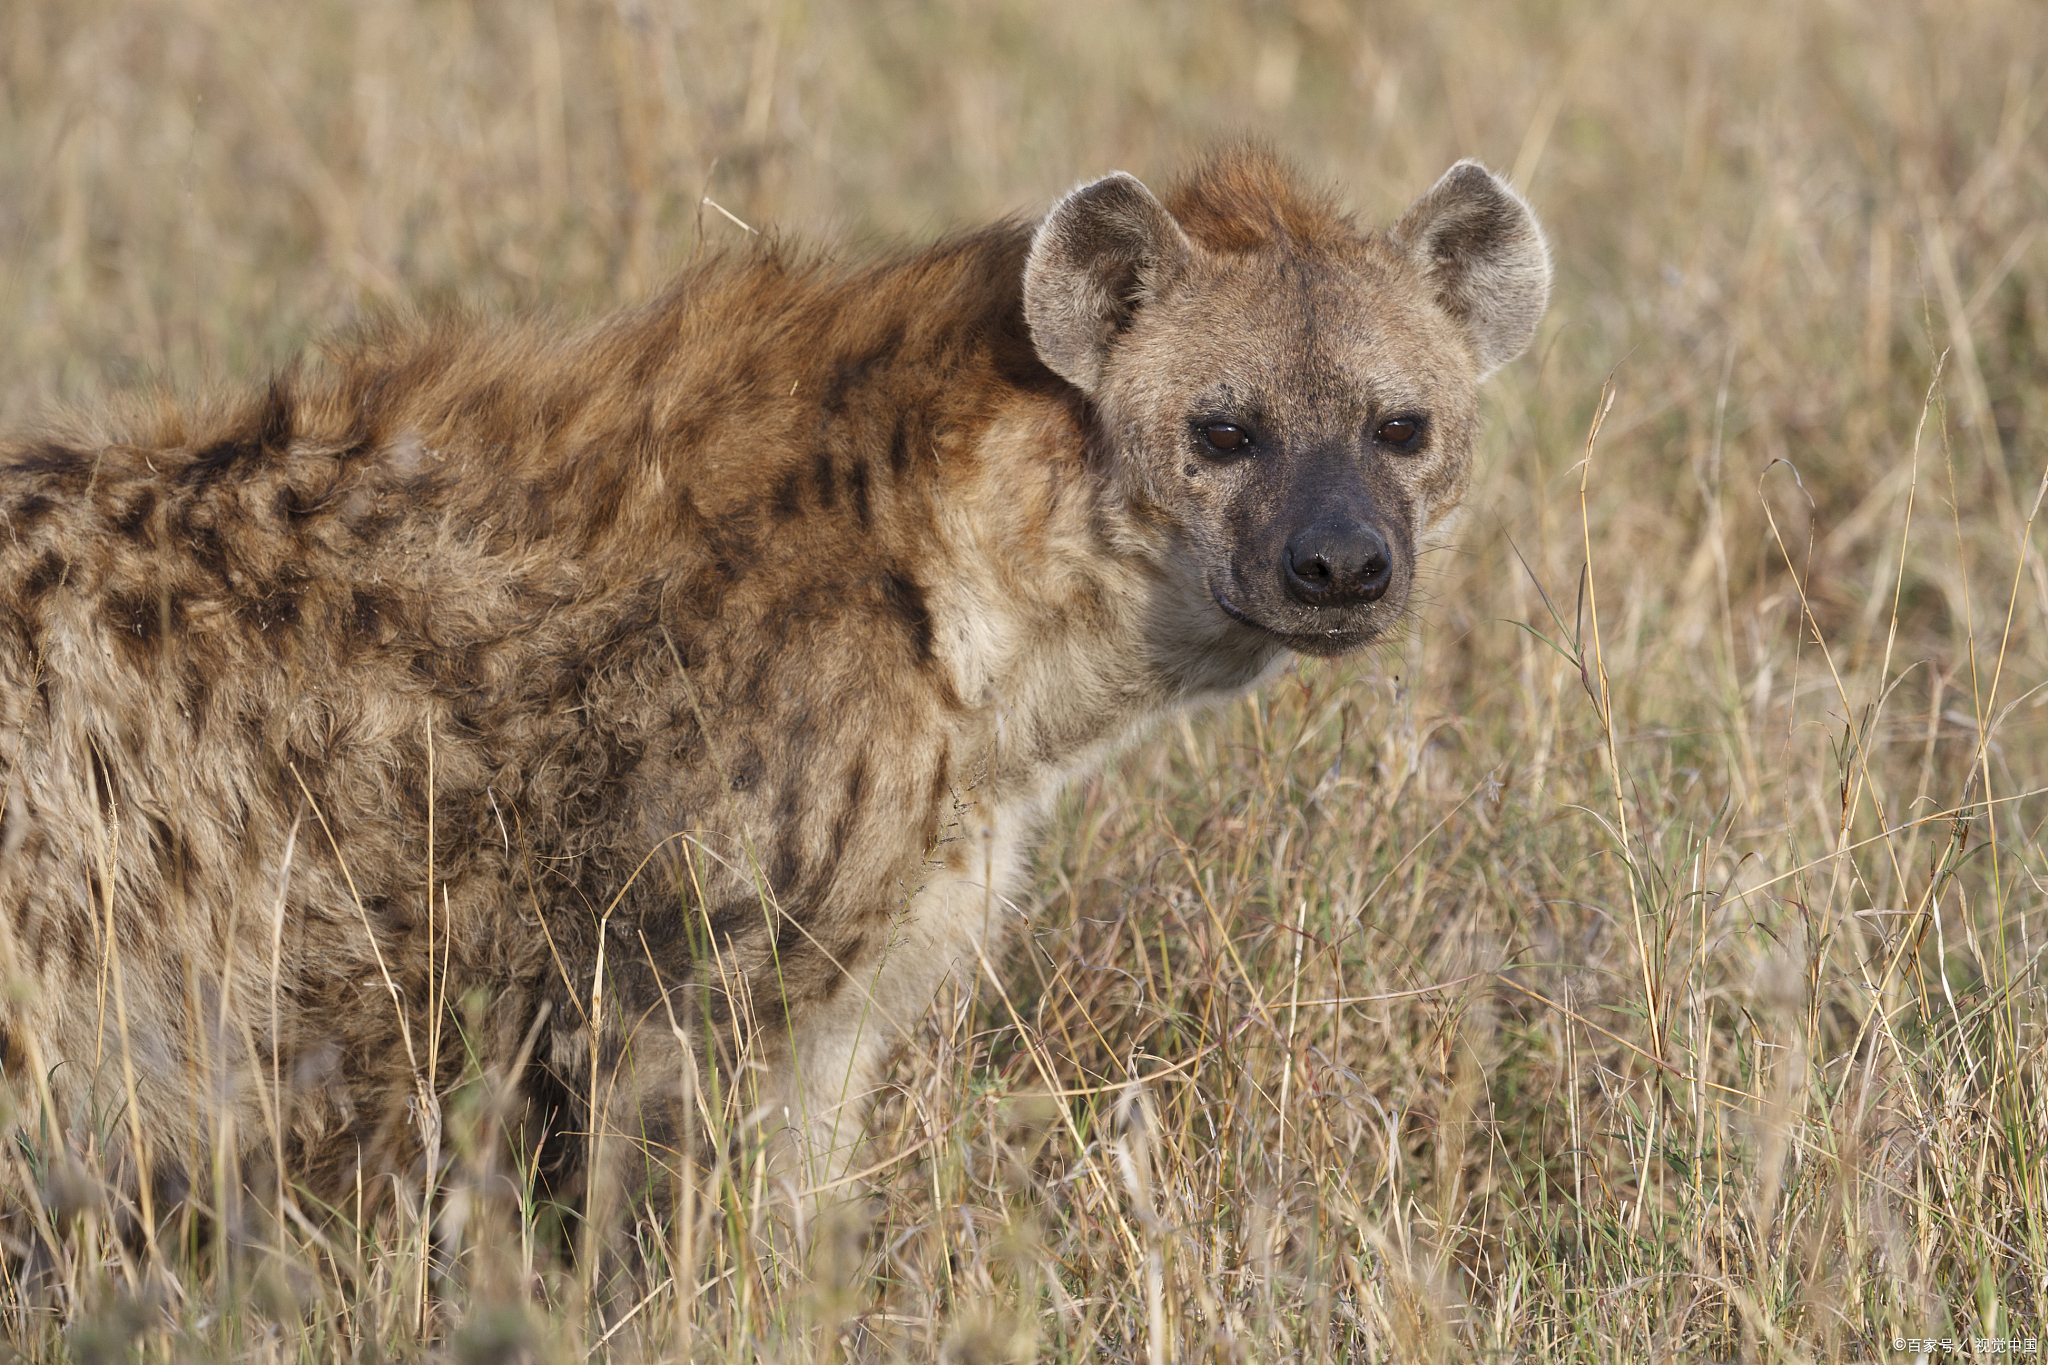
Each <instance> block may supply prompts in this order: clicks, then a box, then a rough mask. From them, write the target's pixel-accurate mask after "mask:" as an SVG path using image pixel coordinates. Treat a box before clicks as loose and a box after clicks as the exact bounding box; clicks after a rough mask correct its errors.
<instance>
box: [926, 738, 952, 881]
mask: <svg viewBox="0 0 2048 1365" xmlns="http://www.w3.org/2000/svg"><path fill="white" fill-rule="evenodd" d="M952 769H953V746H952V744H950V743H947V744H944V745H942V746H940V748H939V762H938V766H937V767H936V768H934V769H933V770H932V781H931V786H930V788H929V789H928V790H927V791H926V792H925V814H924V851H925V856H927V857H929V856H931V851H932V850H933V849H935V848H937V847H938V846H939V830H940V828H941V826H942V823H943V820H942V816H943V814H944V812H945V809H946V784H947V782H948V780H949V779H950V778H951V776H952Z"/></svg>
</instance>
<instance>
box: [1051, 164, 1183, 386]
mask: <svg viewBox="0 0 2048 1365" xmlns="http://www.w3.org/2000/svg"><path fill="white" fill-rule="evenodd" d="M1190 254H1191V248H1190V247H1189V246H1188V239H1187V234H1186V233H1184V232H1182V231H1181V230H1180V224H1179V223H1176V222H1174V221H1173V215H1172V214H1170V213H1168V212H1167V211H1166V209H1165V207H1164V206H1163V205H1161V204H1160V202H1159V201H1158V200H1157V199H1155V198H1153V197H1152V191H1150V190H1148V189H1146V188H1145V187H1144V185H1142V184H1140V183H1139V182H1138V180H1137V179H1136V178H1135V177H1133V176H1129V175H1125V174H1124V173H1123V172H1122V171H1118V172H1116V173H1115V174H1113V175H1108V176H1104V177H1103V178H1102V179H1100V180H1097V181H1096V182H1095V183H1093V184H1091V185H1083V186H1082V187H1081V188H1080V189H1078V190H1075V191H1074V192H1073V193H1072V194H1069V195H1068V196H1067V197H1066V198H1064V199H1062V200H1060V202H1059V203H1058V204H1056V205H1054V206H1053V210H1052V212H1051V213H1049V214H1047V215H1046V219H1045V221H1044V222H1043V223H1041V224H1039V227H1038V232H1037V233H1036V234H1035V235H1034V236H1033V237H1032V239H1031V255H1030V257H1029V259H1028V260H1026V262H1025V264H1024V320H1025V321H1026V322H1027V323H1029V324H1030V326H1031V340H1032V343H1033V344H1034V345H1036V346H1037V347H1038V358H1039V359H1041V360H1043V361H1044V362H1045V363H1046V364H1047V365H1048V366H1050V367H1051V369H1052V370H1053V372H1054V373H1055V374H1058V375H1059V376H1060V377H1061V378H1063V379H1066V380H1068V381H1069V382H1071V383H1072V384H1073V385H1074V386H1075V387H1077V388H1079V389H1080V390H1081V391H1082V392H1083V393H1087V394H1091V395H1092V394H1094V393H1095V392H1096V391H1097V390H1098V389H1099V388H1100V387H1101V385H1102V377H1103V370H1104V368H1105V366H1106V364H1107V362H1108V360H1109V350H1110V347H1111V345H1112V344H1113V343H1114V342H1115V341H1116V337H1117V334H1118V333H1120V332H1122V331H1123V330H1124V328H1126V327H1128V326H1130V322H1131V318H1132V316H1133V315H1134V314H1135V313H1136V312H1137V310H1138V309H1140V308H1142V307H1144V306H1145V305H1146V304H1147V303H1149V302H1151V301H1152V300H1153V299H1155V298H1157V297H1158V296H1159V294H1160V293H1161V291H1163V290H1164V289H1165V288H1166V287H1167V286H1168V285H1169V284H1171V283H1172V282H1173V280H1174V278H1175V277H1176V276H1177V275H1179V274H1180V272H1181V269H1182V267H1184V266H1185V265H1186V264H1187V262H1188V258H1189V256H1190Z"/></svg>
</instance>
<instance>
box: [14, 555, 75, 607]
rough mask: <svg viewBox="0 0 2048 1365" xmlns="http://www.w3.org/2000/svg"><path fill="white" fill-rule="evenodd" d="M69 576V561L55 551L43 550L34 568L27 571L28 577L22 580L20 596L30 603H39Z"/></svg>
mask: <svg viewBox="0 0 2048 1365" xmlns="http://www.w3.org/2000/svg"><path fill="white" fill-rule="evenodd" d="M70 575H71V563H70V561H69V560H67V559H65V558H64V556H62V555H60V554H58V553H57V552H56V551H55V550H45V551H43V557H42V558H41V559H38V560H37V561H36V564H35V567H34V568H32V569H30V570H29V571H28V577H27V578H24V579H23V580H22V583H21V590H22V595H23V596H24V597H26V598H27V599H28V600H29V601H31V602H38V601H41V600H42V599H43V598H45V597H47V596H49V595H50V593H51V592H52V591H53V590H54V589H55V588H56V587H57V586H58V585H59V584H61V583H62V582H63V581H64V580H65V579H66V578H68V577H70Z"/></svg>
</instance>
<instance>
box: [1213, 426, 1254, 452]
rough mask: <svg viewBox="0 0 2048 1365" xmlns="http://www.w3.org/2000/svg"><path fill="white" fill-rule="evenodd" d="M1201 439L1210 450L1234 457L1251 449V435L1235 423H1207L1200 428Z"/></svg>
mask: <svg viewBox="0 0 2048 1365" xmlns="http://www.w3.org/2000/svg"><path fill="white" fill-rule="evenodd" d="M1202 439H1203V440H1204V441H1207V442H1208V443H1209V448H1210V449H1211V450H1217V451H1221V452H1222V453H1223V454H1225V455H1235V454H1237V453H1238V452H1239V451H1242V450H1248V449H1250V448H1251V443H1252V434H1251V433H1250V432H1249V431H1246V430H1245V429H1244V428H1243V427H1241V426H1239V425H1238V424H1237V423H1235V422H1209V423H1207V424H1205V425H1204V426H1203V427H1202Z"/></svg>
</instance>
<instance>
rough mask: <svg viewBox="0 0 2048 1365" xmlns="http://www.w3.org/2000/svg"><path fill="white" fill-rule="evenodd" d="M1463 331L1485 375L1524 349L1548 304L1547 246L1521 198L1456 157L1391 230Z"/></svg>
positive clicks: (1498, 180) (1474, 164) (1488, 173)
mask: <svg viewBox="0 0 2048 1365" xmlns="http://www.w3.org/2000/svg"><path fill="white" fill-rule="evenodd" d="M1390 235H1391V236H1392V238H1393V241H1394V245H1395V246H1397V247H1400V248H1402V249H1403V250H1405V251H1406V252H1407V253H1408V256H1409V259H1410V260H1412V261H1414V262H1415V264H1416V265H1417V267H1418V268H1420V270H1421V272H1422V274H1423V277H1424V278H1425V279H1427V280H1428V281H1429V282H1430V283H1431V284H1433V285H1434V286H1435V287H1436V301H1437V303H1438V305H1439V306H1441V307H1442V308H1443V310H1444V311H1445V312H1446V313H1449V314H1450V315H1451V317H1452V318H1453V319H1454V320H1456V321H1457V323H1458V324H1459V325H1460V326H1461V327H1463V328H1464V330H1465V339H1466V343H1467V344H1468V345H1469V346H1470V347H1471V348H1472V355H1473V358H1474V359H1476V360H1477V361H1478V362H1479V377H1480V378H1482V379H1484V378H1485V377H1486V376H1487V375H1490V374H1492V373H1493V372H1494V371H1495V370H1497V369H1499V368H1500V367H1501V366H1503V365H1505V364H1507V363H1508V362H1509V361H1510V360H1513V359H1514V358H1515V357H1516V356H1518V355H1520V354H1521V353H1522V352H1523V350H1525V349H1526V348H1527V347H1528V345H1529V342H1530V340H1531V339H1532V338H1533V337H1534V336H1535V335H1536V324H1537V323H1539V322H1541V321H1542V320H1543V309H1544V306H1545V305H1546V304H1548V303H1549V301H1550V248H1549V247H1548V246H1547V245H1546V244H1545V243H1544V240H1543V229H1542V227H1541V226H1539V225H1538V224H1537V222H1536V215H1535V214H1534V213H1532V212H1531V211H1530V209H1529V206H1528V205H1527V204H1526V203H1524V202H1523V201H1522V196H1520V195H1519V194H1516V193H1515V192H1514V191H1513V190H1511V189H1509V188H1508V184H1507V182H1506V181H1505V180H1502V179H1501V178H1500V177H1499V176H1497V175H1495V174H1493V172H1491V171H1489V170H1487V169H1486V167H1484V166H1482V165H1480V164H1479V163H1478V162H1476V161H1460V162H1459V163H1458V164H1457V165H1455V166H1453V167H1451V168H1450V169H1449V170H1448V171H1445V172H1444V177H1443V179H1441V180H1439V181H1437V182H1436V184H1435V185H1433V186H1431V187H1430V190H1429V192H1428V193H1427V194H1425V195H1423V196H1422V197H1421V198H1420V199H1418V200H1416V201H1415V202H1414V204H1412V205H1411V206H1410V207H1409V209H1408V211H1407V212H1406V213H1404V214H1402V215H1401V221H1400V222H1398V223H1396V224H1395V225H1394V227H1393V230H1392V232H1391V234H1390Z"/></svg>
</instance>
